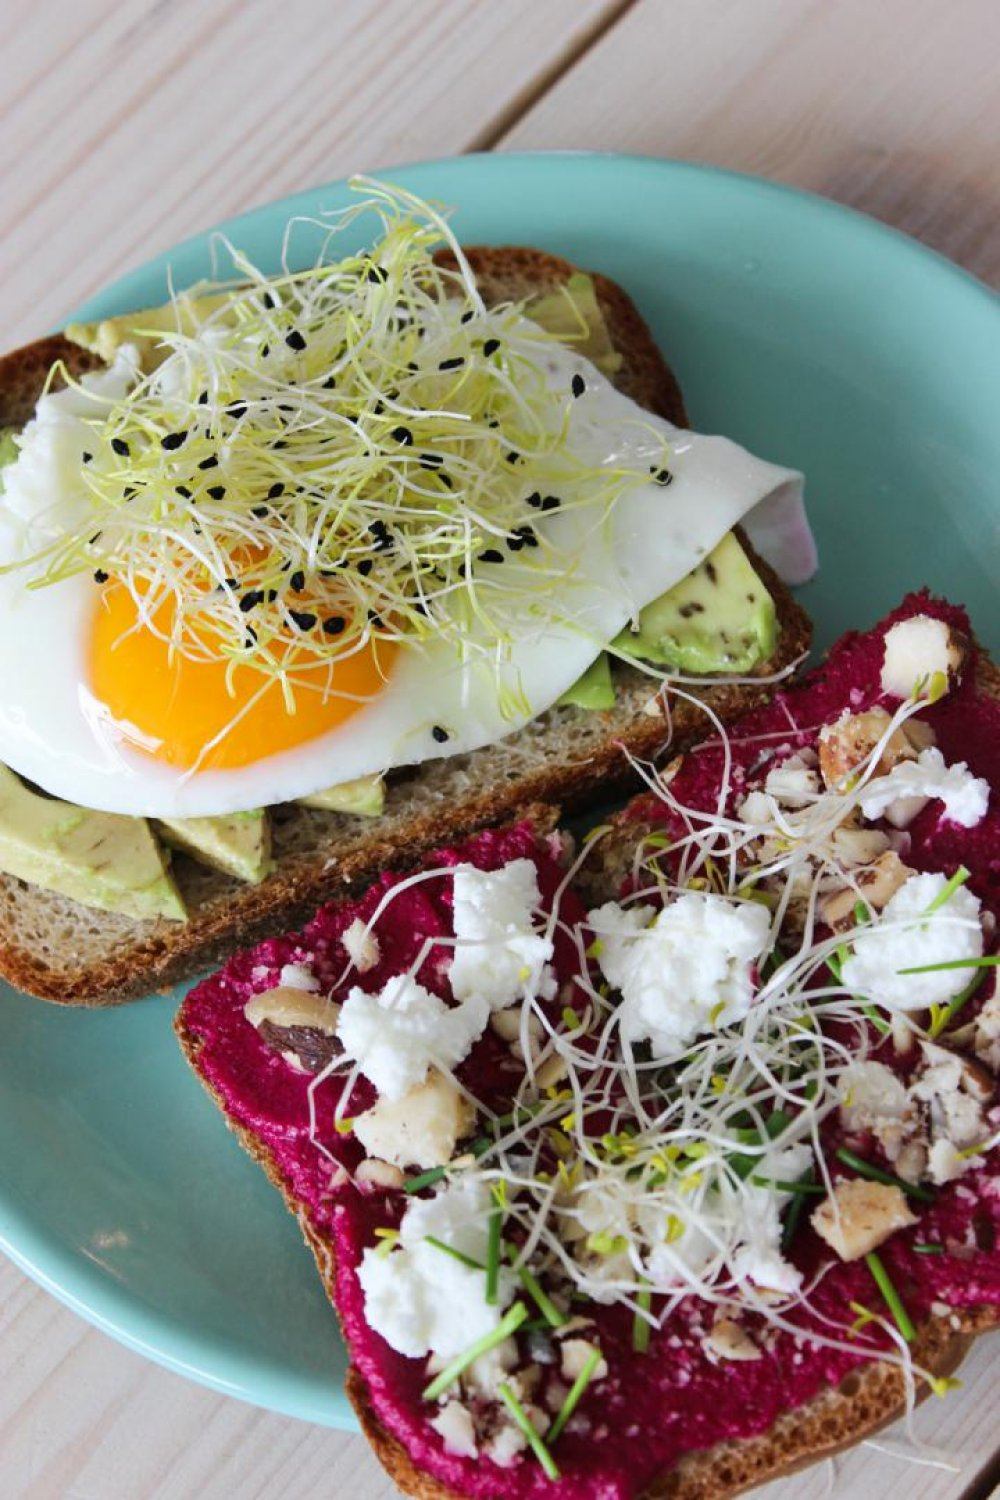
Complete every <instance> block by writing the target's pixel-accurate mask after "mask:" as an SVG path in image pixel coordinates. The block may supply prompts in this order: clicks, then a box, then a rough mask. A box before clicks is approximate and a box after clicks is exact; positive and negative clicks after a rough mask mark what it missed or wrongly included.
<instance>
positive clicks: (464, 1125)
mask: <svg viewBox="0 0 1000 1500" xmlns="http://www.w3.org/2000/svg"><path fill="white" fill-rule="evenodd" d="M475 1118H476V1116H475V1110H474V1108H473V1106H472V1104H471V1103H470V1102H469V1100H468V1099H467V1098H466V1096H465V1095H464V1094H463V1093H462V1092H461V1090H460V1089H458V1088H457V1087H456V1086H455V1084H453V1083H452V1081H451V1079H450V1078H446V1077H445V1076H444V1074H443V1073H439V1072H437V1071H436V1070H434V1069H432V1070H431V1072H430V1073H429V1074H428V1076H427V1078H426V1080H425V1081H424V1082H423V1083H419V1084H417V1085H416V1087H415V1088H412V1089H410V1090H409V1091H408V1092H407V1093H405V1094H404V1095H403V1097H402V1098H401V1099H379V1100H378V1102H377V1103H376V1104H374V1105H372V1107H371V1109H368V1110H365V1112H364V1114H363V1115H358V1116H357V1118H356V1119H355V1121H354V1134H355V1135H356V1136H357V1138H358V1140H359V1141H360V1142H361V1144H362V1146H363V1147H364V1148H365V1150H366V1151H367V1152H369V1153H370V1154H371V1155H372V1156H377V1157H381V1158H382V1159H383V1160H385V1161H388V1162H392V1163H394V1165H396V1166H398V1167H420V1168H422V1169H426V1168H428V1167H442V1166H444V1165H445V1163H446V1162H449V1161H450V1160H451V1158H452V1156H453V1155H454V1151H455V1146H456V1144H457V1142H458V1141H460V1140H461V1138H462V1136H464V1135H468V1133H469V1131H470V1130H471V1129H472V1126H473V1124H474V1123H475Z"/></svg>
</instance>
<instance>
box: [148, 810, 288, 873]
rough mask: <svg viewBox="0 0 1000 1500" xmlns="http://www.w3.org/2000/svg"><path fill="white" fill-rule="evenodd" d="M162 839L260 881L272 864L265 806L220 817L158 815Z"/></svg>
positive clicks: (215, 866) (216, 867)
mask: <svg viewBox="0 0 1000 1500" xmlns="http://www.w3.org/2000/svg"><path fill="white" fill-rule="evenodd" d="M153 827H154V828H155V829H156V831H157V833H158V834H160V836H161V837H162V838H163V840H164V841H165V842H166V843H168V844H171V845H172V846H173V847H174V848H175V849H183V851H184V853H185V854H190V855H191V858H192V859H196V860H198V861H199V862H200V863H201V864H203V865H210V866H211V868H212V869H213V870H221V871H222V872H223V874H225V875H235V876H236V879H237V880H246V881H248V882H249V883H250V884H251V885H257V884H258V883H259V882H260V881H261V880H263V879H264V876H265V875H266V874H267V872H268V870H269V868H270V864H271V820H270V818H269V817H268V815H267V809H266V808H264V807H258V808H255V809H254V810H253V811H252V812H241V813H229V814H228V816H226V817H218V818H157V819H156V821H155V822H154V824H153Z"/></svg>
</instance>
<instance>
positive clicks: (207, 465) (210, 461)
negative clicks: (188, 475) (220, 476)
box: [198, 453, 219, 469]
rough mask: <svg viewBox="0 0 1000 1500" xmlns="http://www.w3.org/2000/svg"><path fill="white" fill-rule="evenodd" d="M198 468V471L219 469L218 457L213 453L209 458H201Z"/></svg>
mask: <svg viewBox="0 0 1000 1500" xmlns="http://www.w3.org/2000/svg"><path fill="white" fill-rule="evenodd" d="M198 467H199V469H217V468H218V467H219V460H218V457H217V456H216V454H214V453H213V454H211V456H210V457H209V458H203V459H202V461H201V463H200V464H199V465H198Z"/></svg>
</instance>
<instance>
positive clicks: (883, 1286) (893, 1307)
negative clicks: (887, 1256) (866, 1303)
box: [865, 1250, 917, 1344]
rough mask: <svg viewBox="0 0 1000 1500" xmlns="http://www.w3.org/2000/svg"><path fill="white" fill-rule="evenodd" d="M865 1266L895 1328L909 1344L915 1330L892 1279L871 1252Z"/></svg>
mask: <svg viewBox="0 0 1000 1500" xmlns="http://www.w3.org/2000/svg"><path fill="white" fill-rule="evenodd" d="M865 1265H866V1266H867V1267H868V1269H869V1271H870V1272H871V1274H872V1280H873V1281H874V1282H875V1285H876V1286H877V1287H878V1289H879V1291H880V1292H881V1293H882V1300H883V1301H884V1303H885V1305H886V1307H887V1308H888V1309H889V1311H890V1312H891V1313H892V1316H893V1319H894V1321H895V1324H896V1327H897V1328H898V1329H899V1331H900V1333H901V1334H902V1335H903V1337H904V1339H905V1340H906V1342H907V1343H908V1344H911V1343H912V1342H913V1340H914V1339H915V1338H916V1336H917V1330H916V1329H915V1328H914V1326H913V1323H912V1322H911V1320H910V1315H909V1313H908V1312H907V1311H906V1308H905V1307H904V1306H903V1299H902V1298H901V1297H900V1295H899V1293H898V1292H897V1290H896V1288H895V1287H894V1286H893V1284H892V1279H891V1277H890V1275H889V1273H888V1271H887V1270H886V1268H885V1266H884V1265H883V1264H882V1258H881V1256H879V1255H876V1253H875V1251H874V1250H872V1251H871V1252H870V1253H869V1254H868V1255H866V1256H865Z"/></svg>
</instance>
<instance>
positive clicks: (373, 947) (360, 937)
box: [340, 917, 382, 974]
mask: <svg viewBox="0 0 1000 1500" xmlns="http://www.w3.org/2000/svg"><path fill="white" fill-rule="evenodd" d="M340 941H341V942H342V943H343V945H344V952H345V953H346V954H347V956H348V958H349V959H350V960H351V963H352V964H353V965H354V967H355V968H356V969H357V971H358V973H359V974H367V973H368V970H369V969H374V967H375V965H376V964H377V963H378V961H379V959H380V958H381V956H382V955H381V952H380V950H379V946H378V939H377V938H376V936H375V934H374V933H373V932H369V931H368V928H367V927H366V926H365V924H364V922H362V920H361V918H360V917H355V918H354V921H353V922H352V923H351V924H350V926H349V927H345V928H344V930H343V932H342V933H341V934H340Z"/></svg>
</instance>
